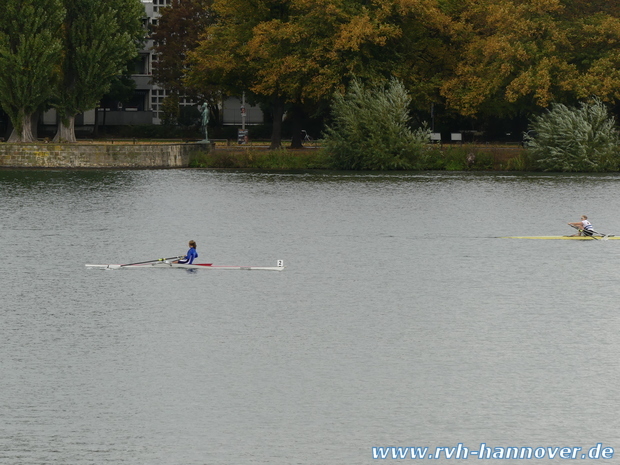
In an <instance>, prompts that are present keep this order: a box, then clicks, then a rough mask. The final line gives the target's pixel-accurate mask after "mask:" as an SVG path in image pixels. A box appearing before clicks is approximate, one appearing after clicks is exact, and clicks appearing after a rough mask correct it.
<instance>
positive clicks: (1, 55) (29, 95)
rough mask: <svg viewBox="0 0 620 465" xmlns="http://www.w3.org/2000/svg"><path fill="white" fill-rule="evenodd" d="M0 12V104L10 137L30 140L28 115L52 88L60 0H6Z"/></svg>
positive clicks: (57, 55)
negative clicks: (11, 125)
mask: <svg viewBox="0 0 620 465" xmlns="http://www.w3.org/2000/svg"><path fill="white" fill-rule="evenodd" d="M2 9H3V11H2V14H1V15H0V106H1V107H2V108H3V109H4V111H6V112H7V114H8V115H9V117H10V118H11V121H12V123H13V126H14V130H13V134H12V135H11V138H10V140H11V141H31V140H32V139H33V135H32V129H31V125H30V119H31V116H32V114H33V113H35V112H36V111H38V110H41V109H42V108H43V107H44V105H45V104H46V102H48V101H49V99H50V98H51V97H52V95H53V92H54V82H55V79H56V78H57V72H58V63H59V61H60V59H61V56H62V40H61V35H60V33H61V27H62V21H63V18H64V15H65V10H64V7H63V5H62V2H61V0H7V1H6V2H5V3H4V4H3V8H2Z"/></svg>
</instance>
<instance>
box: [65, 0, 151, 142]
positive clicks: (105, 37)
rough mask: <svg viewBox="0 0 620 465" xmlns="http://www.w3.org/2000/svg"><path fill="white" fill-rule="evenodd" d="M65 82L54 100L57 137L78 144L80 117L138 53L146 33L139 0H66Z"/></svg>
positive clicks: (99, 98) (96, 102)
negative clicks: (57, 118) (76, 132)
mask: <svg viewBox="0 0 620 465" xmlns="http://www.w3.org/2000/svg"><path fill="white" fill-rule="evenodd" d="M65 7H66V11H67V13H66V16H65V21H64V34H65V37H64V55H63V61H62V65H61V75H62V76H61V81H60V83H59V85H58V86H57V95H56V99H55V101H54V103H53V105H54V107H55V108H56V110H57V112H58V116H59V119H60V122H59V126H58V132H57V133H56V136H55V138H54V140H56V141H64V142H75V140H76V139H75V129H74V122H75V116H76V115H77V114H79V113H83V112H84V111H87V110H91V109H93V108H95V107H96V106H97V104H98V102H99V101H100V100H101V98H102V97H103V95H105V94H106V93H107V92H108V90H109V89H110V84H111V83H112V81H113V79H114V78H115V77H116V76H117V75H119V74H121V73H122V72H123V71H124V70H125V69H126V67H127V64H128V63H129V61H130V60H131V59H133V58H134V57H135V56H136V55H137V54H138V47H139V45H140V41H141V39H142V37H143V36H144V34H145V30H144V28H143V27H142V19H143V18H144V16H145V13H144V7H143V5H142V3H141V2H140V0H65Z"/></svg>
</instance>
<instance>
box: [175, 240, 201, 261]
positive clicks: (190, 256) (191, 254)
mask: <svg viewBox="0 0 620 465" xmlns="http://www.w3.org/2000/svg"><path fill="white" fill-rule="evenodd" d="M195 258H198V252H196V242H194V241H189V250H188V251H187V255H185V258H183V259H181V260H177V261H176V262H174V263H186V264H188V265H191V264H192V263H193V261H194V259H195Z"/></svg>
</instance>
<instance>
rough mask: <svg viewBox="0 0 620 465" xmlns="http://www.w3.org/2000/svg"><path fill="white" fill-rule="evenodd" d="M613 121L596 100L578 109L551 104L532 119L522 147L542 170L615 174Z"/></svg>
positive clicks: (618, 155) (617, 153)
mask: <svg viewBox="0 0 620 465" xmlns="http://www.w3.org/2000/svg"><path fill="white" fill-rule="evenodd" d="M619 142H620V140H619V137H618V131H617V129H616V124H615V121H614V119H613V118H612V117H610V116H609V113H608V111H607V107H605V105H604V104H603V103H602V102H601V101H600V100H598V99H595V100H593V101H592V102H590V103H582V104H581V105H580V106H579V107H577V108H574V107H567V106H566V105H562V104H554V105H552V107H551V110H550V111H548V112H546V113H545V114H543V115H541V116H539V117H537V118H535V119H534V120H533V121H532V123H531V125H530V131H529V132H528V133H527V134H526V136H525V145H526V147H527V149H528V151H529V152H530V154H531V155H532V156H533V157H534V159H535V160H536V161H537V164H538V166H539V167H540V168H541V169H543V170H545V171H586V172H587V171H615V170H618V167H619V164H620V150H619V147H618V144H619Z"/></svg>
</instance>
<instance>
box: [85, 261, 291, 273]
mask: <svg viewBox="0 0 620 465" xmlns="http://www.w3.org/2000/svg"><path fill="white" fill-rule="evenodd" d="M86 268H97V269H105V270H119V269H121V268H185V269H188V270H247V271H282V270H284V263H283V262H282V260H278V264H277V266H231V265H213V264H212V263H193V264H191V265H189V264H187V263H173V262H171V261H168V260H165V261H157V262H153V263H136V264H128V265H89V264H87V265H86Z"/></svg>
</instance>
